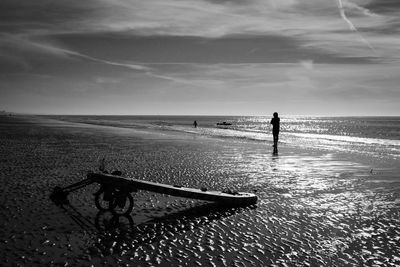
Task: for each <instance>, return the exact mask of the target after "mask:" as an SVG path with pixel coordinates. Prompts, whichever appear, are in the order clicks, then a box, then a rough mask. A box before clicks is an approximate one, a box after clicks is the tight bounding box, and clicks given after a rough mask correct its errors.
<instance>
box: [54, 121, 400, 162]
mask: <svg viewBox="0 0 400 267" xmlns="http://www.w3.org/2000/svg"><path fill="white" fill-rule="evenodd" d="M57 119H63V120H68V121H75V122H82V123H89V124H96V125H109V126H116V127H124V128H140V129H149V130H161V131H163V130H169V131H178V132H184V133H190V134H193V135H204V136H209V137H213V138H230V139H235V140H237V141H243V142H246V141H249V142H271V144H272V135H271V130H272V126H271V125H270V120H271V117H268V116H57ZM195 120H196V121H197V123H198V127H197V128H194V126H193V122H194V121H195ZM221 122H226V123H227V124H230V125H226V126H219V125H217V123H221ZM279 142H280V143H283V144H288V145H291V146H297V147H302V148H315V149H326V150H334V151H340V152H350V153H360V154H365V155H368V156H372V157H379V158H391V159H398V158H399V157H400V117H310V116H282V117H281V132H280V140H279Z"/></svg>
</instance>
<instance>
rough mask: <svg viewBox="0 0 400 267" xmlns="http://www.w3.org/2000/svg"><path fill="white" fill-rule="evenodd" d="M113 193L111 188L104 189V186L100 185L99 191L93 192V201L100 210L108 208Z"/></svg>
mask: <svg viewBox="0 0 400 267" xmlns="http://www.w3.org/2000/svg"><path fill="white" fill-rule="evenodd" d="M113 195H114V194H113V190H105V188H103V187H100V189H99V191H97V192H96V193H95V194H94V203H95V205H96V207H97V208H98V209H99V210H100V211H106V210H110V208H111V200H112V199H113Z"/></svg>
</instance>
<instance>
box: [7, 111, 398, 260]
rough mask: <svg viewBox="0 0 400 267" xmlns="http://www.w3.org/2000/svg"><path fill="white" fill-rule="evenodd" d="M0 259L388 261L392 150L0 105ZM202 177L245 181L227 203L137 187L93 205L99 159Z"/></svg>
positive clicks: (394, 189)
mask: <svg viewBox="0 0 400 267" xmlns="http://www.w3.org/2000/svg"><path fill="white" fill-rule="evenodd" d="M0 148H1V152H2V153H1V155H0V162H1V164H0V179H1V183H0V191H1V195H0V204H1V206H0V226H1V227H0V261H1V262H2V264H3V265H4V266H71V265H72V266H90V265H94V266H180V265H181V266H334V265H336V266H360V265H366V266H398V265H400V256H399V255H400V228H399V225H400V220H399V219H400V213H399V210H400V209H399V208H400V177H399V164H398V163H399V162H398V160H397V161H396V160H395V159H392V160H388V159H386V158H385V157H382V158H368V157H365V156H360V155H356V154H343V153H341V154H339V153H335V152H332V151H323V150H317V149H312V148H304V149H301V150H300V149H298V148H296V149H295V148H291V147H284V146H281V147H280V150H279V155H277V156H274V155H272V147H271V146H270V145H268V144H264V143H262V142H254V143H251V142H244V141H238V140H233V139H232V140H226V139H225V140H222V139H211V138H206V137H199V136H194V135H190V134H187V135H184V134H178V133H174V132H165V131H164V132H158V133H157V132H145V131H144V130H134V129H121V128H116V127H107V126H93V125H85V124H76V123H66V122H57V121H54V120H47V119H43V118H37V117H29V116H26V117H22V116H19V117H6V116H0ZM102 157H106V168H107V169H108V170H120V171H122V172H123V173H124V175H125V176H128V177H135V178H138V179H144V180H150V181H155V182H162V183H168V184H179V185H182V186H189V187H196V188H200V187H207V188H210V189H216V190H222V189H226V188H229V189H234V190H239V191H250V192H252V191H255V192H256V194H257V195H258V197H259V202H258V204H257V205H256V206H251V207H247V208H230V209H224V208H222V207H220V206H218V205H215V204H210V203H208V202H202V201H197V200H191V199H183V198H176V197H170V196H165V195H160V194H154V193H149V192H144V191H140V192H138V193H135V194H134V199H135V208H134V210H133V212H132V213H131V215H130V216H123V217H119V218H118V217H113V216H112V215H111V214H110V213H108V212H99V211H98V210H97V209H96V207H95V205H94V201H93V199H94V197H93V193H94V192H96V190H97V189H98V186H96V185H91V186H88V187H87V188H83V189H80V190H79V191H77V192H74V193H71V194H70V195H69V200H70V205H64V206H57V205H55V204H54V203H53V202H52V201H50V200H49V195H50V193H51V191H52V189H53V188H54V187H55V186H60V185H61V186H66V185H69V184H72V183H74V182H77V181H80V180H82V179H84V178H85V176H86V173H87V172H88V171H89V170H96V169H97V168H98V165H99V163H98V162H99V159H100V158H102Z"/></svg>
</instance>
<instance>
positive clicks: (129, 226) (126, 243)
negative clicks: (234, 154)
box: [59, 202, 256, 256]
mask: <svg viewBox="0 0 400 267" xmlns="http://www.w3.org/2000/svg"><path fill="white" fill-rule="evenodd" d="M202 203H204V202H200V203H199V205H198V206H195V207H191V208H188V209H185V210H180V211H178V212H174V213H170V214H167V215H164V216H161V217H157V218H153V219H151V220H149V221H146V222H144V223H141V224H135V222H134V219H133V217H132V216H131V215H123V216H118V215H115V214H113V213H111V212H110V211H99V212H98V213H97V215H96V216H95V218H92V219H90V218H88V217H87V216H84V215H83V214H82V213H81V212H80V211H79V210H78V209H76V208H75V207H74V206H72V205H71V204H70V203H65V204H62V205H59V207H60V208H61V209H63V210H64V211H65V213H66V214H67V215H68V216H69V217H70V218H71V219H72V220H73V221H74V222H75V223H76V224H77V225H78V226H79V227H80V228H82V230H84V231H86V232H88V233H92V234H93V238H92V240H93V243H92V244H91V245H90V247H89V248H88V252H89V253H90V254H91V255H92V256H95V255H97V256H107V255H114V254H116V255H122V254H125V253H126V252H127V251H131V250H133V251H134V250H135V249H136V248H137V247H139V246H141V245H147V244H152V243H153V242H157V241H160V240H161V239H168V238H170V237H172V236H174V234H177V233H184V232H186V231H192V230H194V229H196V228H198V227H201V226H204V225H207V224H210V223H212V222H214V221H216V220H220V219H222V218H226V217H229V216H232V215H234V214H237V213H241V212H243V211H246V210H249V209H255V208H256V205H252V206H247V207H226V206H223V205H221V204H218V203H205V204H202Z"/></svg>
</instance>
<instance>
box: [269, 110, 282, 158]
mask: <svg viewBox="0 0 400 267" xmlns="http://www.w3.org/2000/svg"><path fill="white" fill-rule="evenodd" d="M280 120H281V119H280V118H279V117H278V113H277V112H274V117H273V118H272V120H271V124H272V135H273V136H274V153H278V136H279V123H280Z"/></svg>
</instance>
